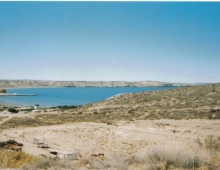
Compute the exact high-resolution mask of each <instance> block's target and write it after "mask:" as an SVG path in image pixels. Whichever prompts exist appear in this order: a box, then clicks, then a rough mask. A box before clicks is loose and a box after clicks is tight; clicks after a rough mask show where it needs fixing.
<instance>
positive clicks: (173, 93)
mask: <svg viewBox="0 0 220 170" xmlns="http://www.w3.org/2000/svg"><path fill="white" fill-rule="evenodd" d="M219 99H220V84H213V85H204V86H193V87H181V88H176V89H172V90H164V91H153V92H142V93H135V94H120V95H116V96H114V97H111V98H109V99H106V100H103V101H100V102H96V103H92V104H88V105H83V106H81V107H78V108H75V109H68V110H61V111H60V112H59V114H51V113H49V112H43V111H42V113H43V114H42V113H41V114H38V115H36V116H35V117H33V118H30V117H23V118H19V117H14V118H12V119H10V120H8V121H5V122H4V123H2V124H1V127H2V128H9V127H19V126H41V125H53V124H63V123H67V122H106V123H109V124H111V123H114V121H118V120H127V121H134V120H146V119H220V100H219Z"/></svg>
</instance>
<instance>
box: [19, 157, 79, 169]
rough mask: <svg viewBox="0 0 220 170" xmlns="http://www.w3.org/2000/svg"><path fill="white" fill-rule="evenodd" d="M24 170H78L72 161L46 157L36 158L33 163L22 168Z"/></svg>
mask: <svg viewBox="0 0 220 170" xmlns="http://www.w3.org/2000/svg"><path fill="white" fill-rule="evenodd" d="M21 169H22V170H38V169H50V170H60V169H69V170H74V169H76V168H75V166H74V165H73V163H71V162H70V161H63V160H60V159H58V158H52V157H46V158H35V159H34V160H33V161H32V162H31V163H29V164H26V165H24V166H22V167H21Z"/></svg>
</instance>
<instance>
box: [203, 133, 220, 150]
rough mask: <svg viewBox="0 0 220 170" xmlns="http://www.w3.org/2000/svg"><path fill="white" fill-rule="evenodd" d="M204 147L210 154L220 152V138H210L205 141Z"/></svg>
mask: <svg viewBox="0 0 220 170" xmlns="http://www.w3.org/2000/svg"><path fill="white" fill-rule="evenodd" d="M204 145H205V148H206V149H207V150H209V151H210V152H220V137H213V136H209V137H207V138H206V139H205V141H204Z"/></svg>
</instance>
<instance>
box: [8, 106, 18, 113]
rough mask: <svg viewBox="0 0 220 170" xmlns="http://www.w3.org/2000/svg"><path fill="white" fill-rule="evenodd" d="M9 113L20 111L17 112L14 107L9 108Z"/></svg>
mask: <svg viewBox="0 0 220 170" xmlns="http://www.w3.org/2000/svg"><path fill="white" fill-rule="evenodd" d="M8 111H9V112H11V113H18V110H16V109H15V108H13V107H10V108H8Z"/></svg>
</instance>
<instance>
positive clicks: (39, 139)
mask: <svg viewBox="0 0 220 170" xmlns="http://www.w3.org/2000/svg"><path fill="white" fill-rule="evenodd" d="M41 143H44V138H42V137H34V138H33V144H36V145H39V144H41Z"/></svg>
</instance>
